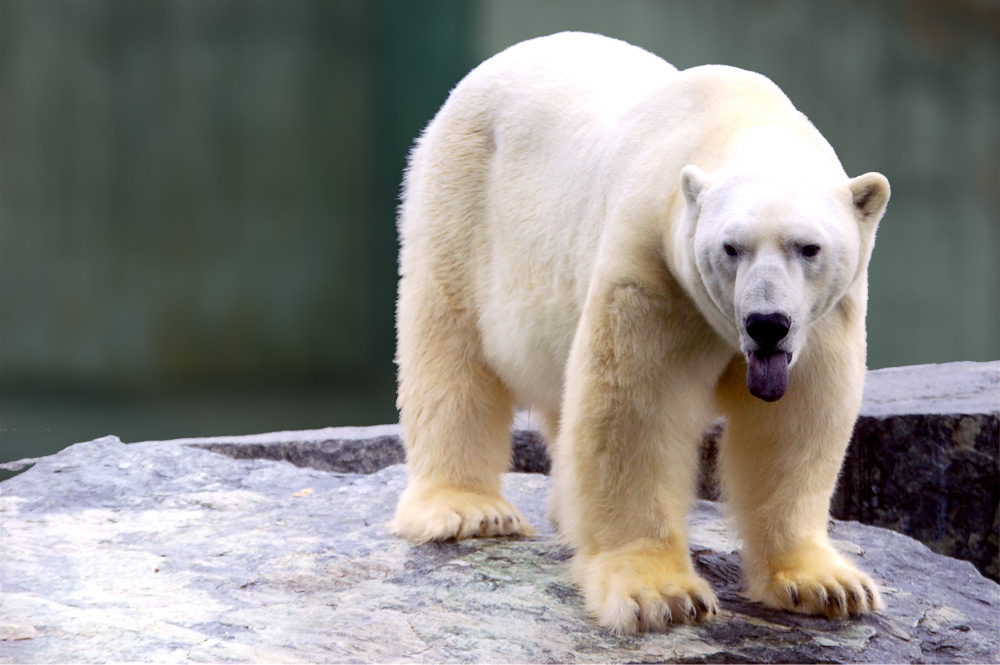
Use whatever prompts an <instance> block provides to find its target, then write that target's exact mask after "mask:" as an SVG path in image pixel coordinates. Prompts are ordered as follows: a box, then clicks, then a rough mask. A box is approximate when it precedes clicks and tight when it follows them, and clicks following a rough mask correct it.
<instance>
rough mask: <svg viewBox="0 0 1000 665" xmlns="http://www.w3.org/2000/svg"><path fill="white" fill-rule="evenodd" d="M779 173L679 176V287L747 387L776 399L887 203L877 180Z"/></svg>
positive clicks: (862, 255) (863, 257)
mask: <svg viewBox="0 0 1000 665" xmlns="http://www.w3.org/2000/svg"><path fill="white" fill-rule="evenodd" d="M839 173H840V175H839V176H838V173H837V170H834V169H829V170H825V171H823V172H822V173H821V174H819V175H818V174H817V172H816V171H815V170H812V169H801V170H797V169H793V168H788V167H787V166H785V165H776V166H775V167H774V168H761V166H760V164H754V165H753V167H752V168H747V167H746V165H741V164H734V165H726V166H724V167H722V168H720V169H718V170H716V171H715V172H713V173H711V174H706V173H705V172H703V171H702V170H701V169H699V168H698V167H697V166H694V165H689V166H686V167H684V169H683V170H682V171H681V175H680V180H681V182H680V186H681V190H682V192H683V194H684V197H685V200H686V206H687V210H686V212H685V220H684V224H683V240H682V242H683V243H684V245H685V248H684V252H685V253H686V254H687V261H686V263H687V264H688V265H689V270H688V271H687V272H688V274H689V280H696V281H697V282H700V283H697V284H694V285H692V284H688V285H687V286H688V288H689V291H691V292H692V295H693V296H694V299H695V301H696V303H697V305H698V308H699V309H700V310H701V311H702V313H703V314H704V315H705V317H706V319H708V321H709V322H710V323H711V324H712V326H713V327H714V328H715V329H716V330H717V331H718V332H719V333H720V334H721V335H722V336H723V337H724V338H726V339H729V340H730V341H731V342H732V343H734V344H738V345H739V348H740V350H741V351H742V352H743V354H744V355H745V356H746V359H747V367H748V371H747V387H748V388H749V390H750V392H751V393H752V394H753V395H754V396H756V397H759V398H760V399H763V400H765V401H768V402H771V401H775V400H777V399H779V398H781V396H782V395H784V394H785V391H786V389H787V387H788V368H789V366H790V365H792V364H794V363H795V361H796V359H797V357H798V355H799V353H800V352H801V350H802V349H803V347H804V345H805V344H806V342H807V338H808V333H809V330H810V327H811V326H812V324H813V323H814V322H815V321H817V320H818V319H819V318H820V317H822V316H823V315H824V314H825V313H826V312H828V311H829V310H830V309H831V308H832V307H833V306H834V305H836V304H837V303H838V302H839V301H840V299H841V298H843V297H844V296H845V294H846V293H847V292H848V290H849V289H850V287H851V285H852V284H854V283H855V282H856V281H857V280H858V279H859V278H860V277H861V276H862V275H864V274H865V273H866V271H867V268H868V260H869V258H870V257H871V252H872V247H873V245H874V242H875V230H876V227H877V226H878V222H879V220H880V219H881V217H882V214H883V213H884V212H885V207H886V204H887V203H888V200H889V182H888V181H887V180H886V178H885V176H883V175H881V174H879V173H866V174H864V175H861V176H858V177H857V178H853V179H848V178H847V177H846V176H843V175H842V171H841V172H839Z"/></svg>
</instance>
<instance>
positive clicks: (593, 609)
mask: <svg viewBox="0 0 1000 665" xmlns="http://www.w3.org/2000/svg"><path fill="white" fill-rule="evenodd" d="M572 573H573V577H574V579H575V580H576V583H577V584H579V585H580V588H581V589H582V590H583V595H584V601H585V604H586V607H587V610H588V611H589V612H590V613H591V614H593V615H594V616H595V617H596V618H597V621H598V622H599V623H600V624H601V625H602V626H604V627H606V628H609V629H611V630H612V631H613V632H614V633H616V634H619V635H621V634H627V633H634V632H636V631H640V630H641V631H658V630H664V629H666V628H667V627H668V626H669V625H670V624H677V623H693V622H701V621H706V620H710V619H712V618H714V617H715V616H716V615H718V613H719V601H718V600H717V599H716V597H715V594H714V593H712V590H711V588H710V587H709V586H708V583H707V582H705V580H703V579H702V578H701V577H700V576H699V575H698V574H697V573H696V572H695V571H694V568H693V567H692V565H691V560H690V557H689V556H688V553H687V550H686V548H684V547H680V548H678V547H677V546H671V545H669V544H667V543H665V542H657V541H653V540H640V541H636V542H633V543H631V544H629V545H628V546H626V547H622V548H619V549H615V550H609V551H603V552H599V553H594V554H587V553H583V552H581V553H579V554H577V555H576V557H575V558H574V560H573V566H572Z"/></svg>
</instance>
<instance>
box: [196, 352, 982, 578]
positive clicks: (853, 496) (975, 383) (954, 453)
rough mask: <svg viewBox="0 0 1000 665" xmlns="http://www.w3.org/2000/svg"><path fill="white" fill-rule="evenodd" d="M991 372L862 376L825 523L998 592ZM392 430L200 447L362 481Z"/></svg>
mask: <svg viewBox="0 0 1000 665" xmlns="http://www.w3.org/2000/svg"><path fill="white" fill-rule="evenodd" d="M722 427H723V421H721V420H720V421H719V422H718V423H716V424H715V426H713V427H712V428H711V429H709V430H708V431H707V432H706V433H705V446H704V448H703V456H702V460H703V465H702V467H703V468H702V471H703V473H702V478H701V496H702V498H706V499H717V498H718V494H717V492H716V491H715V483H714V478H713V473H714V466H715V443H716V441H717V439H718V437H719V434H720V433H721V432H722ZM998 427H1000V362H990V363H973V362H961V363H948V364H944V365H916V366H912V367H897V368H891V369H882V370H875V371H872V372H869V373H868V377H867V381H866V384H865V399H864V404H863V405H862V409H861V414H860V416H859V418H858V422H857V425H856V426H855V430H854V438H853V440H852V442H851V446H850V448H849V449H848V453H847V458H846V459H845V461H844V471H843V474H842V476H841V480H840V484H839V487H838V491H837V493H836V494H835V495H834V498H833V506H832V508H833V514H834V516H835V517H838V518H840V519H851V520H857V521H859V522H863V523H865V524H873V525H875V526H884V527H888V528H891V529H893V530H895V531H899V532H900V533H905V534H906V535H908V536H912V537H914V538H917V539H918V540H920V541H921V542H923V543H924V544H926V545H928V546H929V547H930V548H931V549H933V550H934V551H935V552H938V553H939V554H946V555H948V556H953V557H958V558H961V559H965V560H967V561H972V562H973V563H974V564H975V565H976V567H977V568H978V569H979V571H980V572H982V573H983V574H984V575H986V576H988V577H990V578H991V579H993V580H1000V439H998ZM400 434H401V429H400V427H399V426H398V425H386V426H381V427H368V428H346V427H345V428H338V429H326V430H314V431H309V432H295V433H288V435H287V436H284V437H280V438H277V439H276V438H274V437H273V436H272V437H270V438H268V436H267V435H262V436H260V437H235V438H233V437H230V438H217V439H211V440H204V441H205V443H201V444H199V445H205V446H206V447H208V448H210V449H212V450H215V451H217V452H222V453H224V454H227V455H232V456H235V457H240V458H256V457H262V458H266V459H284V460H287V461H290V462H292V463H294V464H298V465H300V466H310V467H313V468H317V469H324V470H330V471H344V472H364V473H369V472H371V471H374V470H376V469H380V468H382V467H384V466H387V465H388V464H394V463H397V462H402V461H403V460H404V457H405V456H404V453H403V447H402V443H401V441H400ZM512 437H513V443H514V465H513V470H515V471H522V472H529V473H548V471H549V459H548V456H547V455H546V452H545V444H544V443H543V441H542V438H541V436H540V435H539V433H538V430H537V429H536V428H535V427H534V425H533V424H532V423H531V421H530V420H528V419H526V418H523V417H522V418H520V419H518V420H517V421H516V422H515V424H514V430H513V434H512Z"/></svg>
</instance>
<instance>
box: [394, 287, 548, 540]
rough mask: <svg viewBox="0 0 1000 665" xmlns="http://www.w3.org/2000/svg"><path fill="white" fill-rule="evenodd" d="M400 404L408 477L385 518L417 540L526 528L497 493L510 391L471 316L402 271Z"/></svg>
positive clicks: (504, 463)
mask: <svg viewBox="0 0 1000 665" xmlns="http://www.w3.org/2000/svg"><path fill="white" fill-rule="evenodd" d="M398 327H399V344H398V351H397V362H398V364H399V397H398V407H399V409H400V419H401V421H402V424H403V436H404V440H405V443H406V451H407V453H406V454H407V464H408V466H409V471H410V479H409V485H408V486H407V488H406V490H405V491H404V492H403V495H402V496H401V497H400V500H399V506H398V508H397V510H396V515H395V517H394V518H393V520H392V522H391V523H390V525H389V526H390V528H391V529H392V531H393V532H394V533H396V534H397V535H400V536H403V537H405V538H407V539H409V540H412V541H414V542H426V541H430V540H447V539H449V538H456V539H459V538H469V537H474V536H509V535H530V534H531V533H532V529H531V527H530V526H529V525H528V524H527V522H526V521H525V520H524V518H523V517H522V516H521V513H520V512H519V511H518V510H517V508H515V507H514V506H513V505H511V504H510V503H508V502H507V501H506V500H505V499H504V498H503V497H502V496H501V495H500V479H501V474H502V473H503V472H504V471H506V470H507V468H508V467H509V465H510V451H511V447H510V423H511V419H512V414H513V408H512V404H511V397H510V393H509V392H508V390H507V388H506V387H505V386H504V385H503V384H502V383H501V382H500V380H499V378H498V377H497V376H496V374H495V373H494V372H493V371H492V370H490V368H489V367H487V365H486V363H485V362H484V360H483V357H482V352H481V349H480V343H479V332H478V330H477V328H476V322H475V320H474V319H473V318H472V316H471V315H470V314H469V312H468V311H466V310H459V309H455V308H453V307H451V306H450V305H449V303H447V302H446V301H445V299H444V297H443V296H442V294H441V293H440V291H439V290H438V288H437V286H436V285H435V284H434V283H433V282H432V280H430V279H429V278H428V279H419V277H418V276H413V275H407V276H405V277H404V278H403V279H402V281H401V283H400V298H399V310H398Z"/></svg>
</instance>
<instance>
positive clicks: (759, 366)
mask: <svg viewBox="0 0 1000 665" xmlns="http://www.w3.org/2000/svg"><path fill="white" fill-rule="evenodd" d="M788 357H789V354H787V353H785V352H784V351H754V352H753V353H751V354H750V357H749V358H747V388H749V389H750V394H751V395H753V396H754V397H759V398H761V399H762V400H764V401H765V402H774V401H776V400H778V399H780V398H781V396H782V395H784V394H785V390H787V389H788V359H789V358H788Z"/></svg>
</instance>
